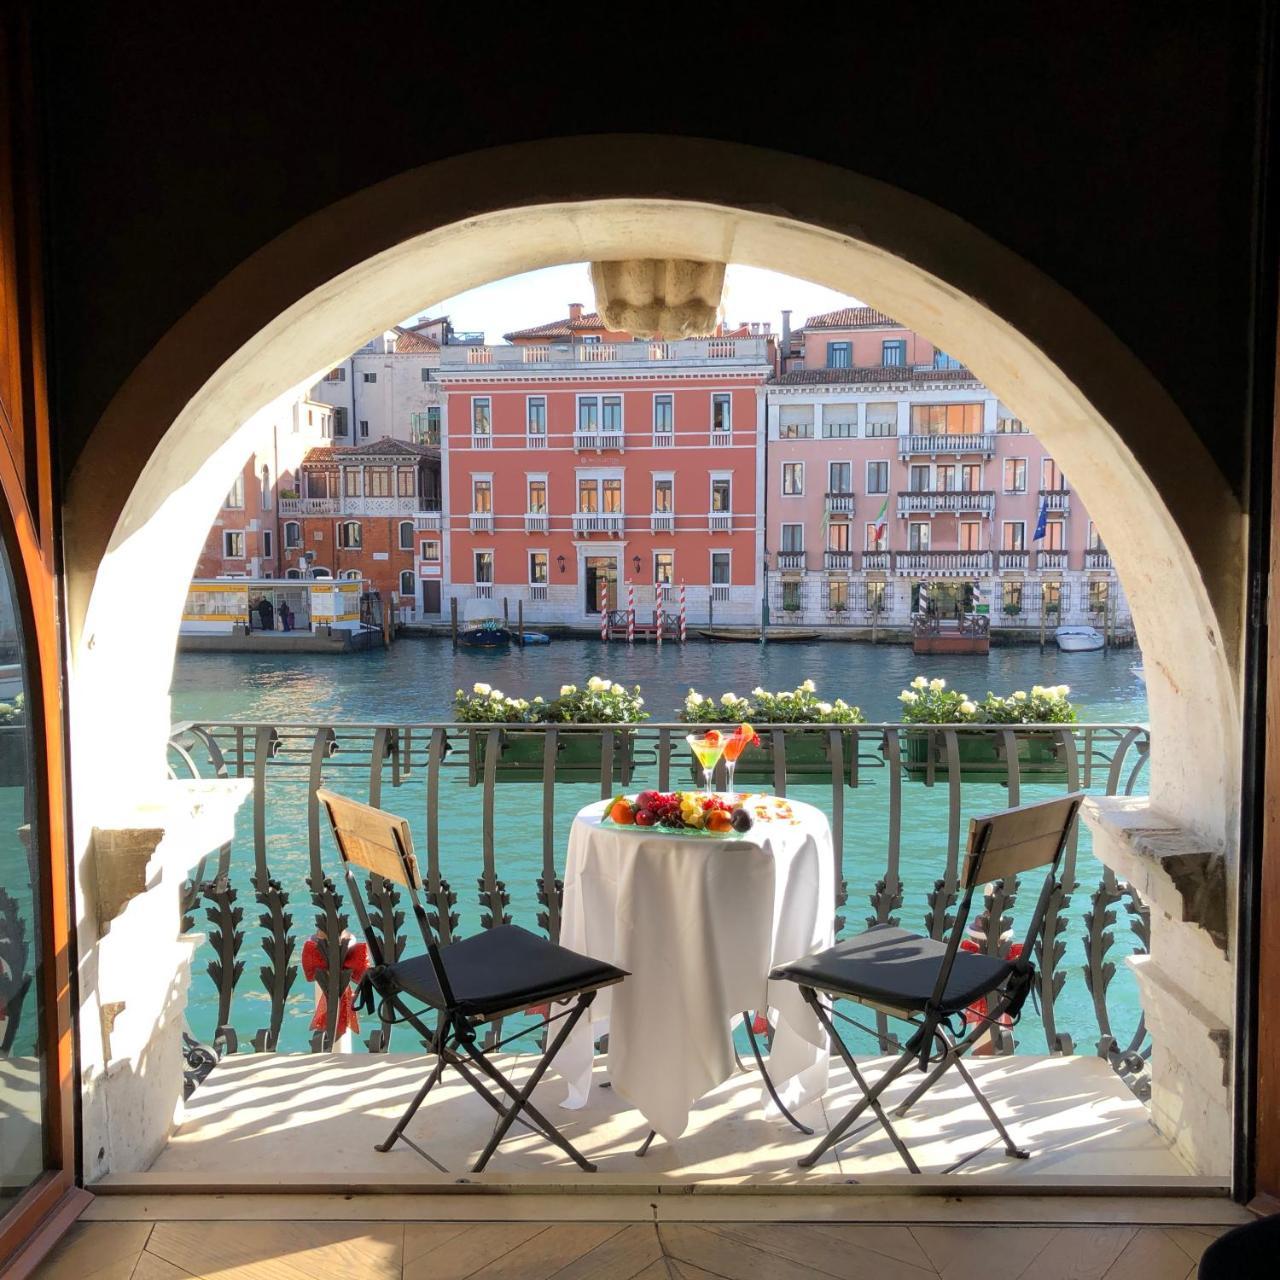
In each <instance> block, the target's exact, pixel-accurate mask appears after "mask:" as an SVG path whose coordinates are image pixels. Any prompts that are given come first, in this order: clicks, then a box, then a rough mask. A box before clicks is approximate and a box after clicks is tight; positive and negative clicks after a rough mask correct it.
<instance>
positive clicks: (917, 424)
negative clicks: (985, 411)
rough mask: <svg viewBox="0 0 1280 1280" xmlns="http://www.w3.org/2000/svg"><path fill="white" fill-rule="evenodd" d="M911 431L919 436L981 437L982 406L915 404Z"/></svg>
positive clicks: (912, 412)
mask: <svg viewBox="0 0 1280 1280" xmlns="http://www.w3.org/2000/svg"><path fill="white" fill-rule="evenodd" d="M911 430H912V431H913V432H915V433H916V434H917V435H929V436H979V435H981V434H982V405H981V404H980V403H976V402H975V403H973V404H913V405H912V406H911Z"/></svg>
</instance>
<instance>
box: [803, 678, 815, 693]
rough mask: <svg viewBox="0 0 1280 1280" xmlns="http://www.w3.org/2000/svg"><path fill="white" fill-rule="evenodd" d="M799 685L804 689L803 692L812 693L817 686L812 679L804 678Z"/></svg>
mask: <svg viewBox="0 0 1280 1280" xmlns="http://www.w3.org/2000/svg"><path fill="white" fill-rule="evenodd" d="M800 687H801V688H802V689H803V690H804V691H805V693H812V692H813V691H814V689H815V688H816V687H817V686H816V685H815V684H814V683H813V681H812V680H806V681H804V683H803V684H801V686H800Z"/></svg>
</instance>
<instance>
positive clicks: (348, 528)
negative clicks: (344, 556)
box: [338, 520, 360, 551]
mask: <svg viewBox="0 0 1280 1280" xmlns="http://www.w3.org/2000/svg"><path fill="white" fill-rule="evenodd" d="M338 546H340V547H341V548H342V549H343V550H344V551H359V550H360V522H359V521H358V520H344V521H343V522H342V523H341V524H340V525H339V526H338Z"/></svg>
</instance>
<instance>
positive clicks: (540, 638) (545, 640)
mask: <svg viewBox="0 0 1280 1280" xmlns="http://www.w3.org/2000/svg"><path fill="white" fill-rule="evenodd" d="M520 642H521V643H522V644H550V643H551V637H550V636H549V635H547V633H546V632H545V631H526V632H525V633H524V634H523V635H522V636H521V638H520Z"/></svg>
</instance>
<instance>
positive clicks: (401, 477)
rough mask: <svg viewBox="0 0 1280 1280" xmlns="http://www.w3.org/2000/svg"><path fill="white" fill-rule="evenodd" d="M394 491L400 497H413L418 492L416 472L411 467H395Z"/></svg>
mask: <svg viewBox="0 0 1280 1280" xmlns="http://www.w3.org/2000/svg"><path fill="white" fill-rule="evenodd" d="M396 492H397V493H398V494H399V495H400V496H401V497H402V498H413V497H416V496H417V493H418V473H417V472H416V471H415V470H414V469H413V468H412V467H397V468H396Z"/></svg>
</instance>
